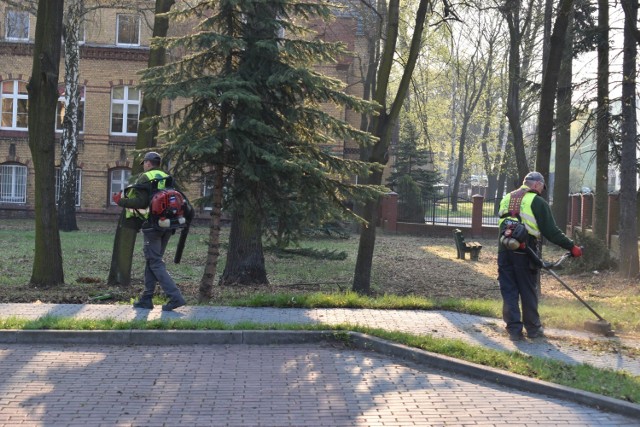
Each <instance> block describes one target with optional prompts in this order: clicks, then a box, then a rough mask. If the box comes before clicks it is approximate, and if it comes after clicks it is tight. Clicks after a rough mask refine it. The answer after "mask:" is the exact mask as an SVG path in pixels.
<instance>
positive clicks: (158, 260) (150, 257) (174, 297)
mask: <svg viewBox="0 0 640 427" xmlns="http://www.w3.org/2000/svg"><path fill="white" fill-rule="evenodd" d="M172 234H173V232H172V231H157V230H153V229H149V230H142V235H143V236H144V258H145V260H146V262H145V267H144V291H143V292H142V296H141V298H140V299H151V298H153V293H154V291H155V289H156V284H159V285H160V287H161V288H162V290H163V291H164V293H165V294H166V295H167V296H168V297H169V299H170V300H171V301H184V298H183V297H182V294H181V293H180V289H178V287H177V286H176V282H174V280H173V279H172V278H171V276H170V275H169V273H168V272H167V267H166V266H165V264H164V261H163V260H162V257H163V256H164V251H165V249H166V248H167V243H169V239H170V238H171V235H172Z"/></svg>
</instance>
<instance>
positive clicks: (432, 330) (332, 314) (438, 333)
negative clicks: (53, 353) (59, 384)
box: [0, 304, 640, 375]
mask: <svg viewBox="0 0 640 427" xmlns="http://www.w3.org/2000/svg"><path fill="white" fill-rule="evenodd" d="M46 315H49V316H59V317H76V318H84V319H107V318H111V319H115V320H121V321H130V320H157V319H185V320H204V319H215V320H219V321H221V322H224V323H226V324H229V325H235V324H237V323H241V322H255V323H261V324H320V323H322V324H327V325H337V324H347V325H361V326H368V327H372V328H382V329H386V330H390V331H401V332H410V333H415V334H421V335H432V336H434V337H438V338H454V339H460V340H463V341H465V342H467V343H469V344H475V345H481V346H485V347H489V348H493V349H497V350H507V351H515V350H518V351H521V352H523V353H526V354H529V355H532V356H540V357H548V358H553V359H556V360H560V361H563V362H566V363H573V364H580V363H588V364H590V365H593V366H597V367H600V368H608V369H614V370H623V371H627V372H629V373H631V374H633V375H640V357H638V356H634V353H635V354H637V350H640V342H639V341H637V340H631V339H624V338H620V337H611V338H608V337H603V336H599V335H596V334H593V333H588V332H581V331H563V330H557V329H549V328H547V329H545V333H546V337H545V338H539V339H535V340H525V341H520V342H516V343H513V342H511V341H509V339H508V337H507V335H506V333H505V332H504V329H503V326H502V321H501V320H499V319H495V318H489V317H481V316H473V315H468V314H463V313H456V312H450V311H425V310H370V309H341V308H330V309H323V308H319V309H296V308H284V309H280V308H251V307H203V306H186V307H181V308H179V309H178V310H176V311H173V312H163V311H162V310H161V309H160V307H156V308H154V309H153V310H141V309H133V308H131V306H129V305H108V304H0V317H5V318H6V317H12V316H15V317H21V318H28V319H37V318H39V317H42V316H46ZM588 341H591V342H597V343H599V344H600V345H598V346H597V350H593V346H585V345H584V344H585V342H588ZM625 348H627V349H629V348H630V349H635V350H636V351H635V352H628V351H625Z"/></svg>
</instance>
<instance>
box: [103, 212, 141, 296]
mask: <svg viewBox="0 0 640 427" xmlns="http://www.w3.org/2000/svg"><path fill="white" fill-rule="evenodd" d="M127 222H128V221H127V220H126V219H125V210H124V209H122V212H121V213H120V218H119V220H118V226H117V227H116V235H115V237H114V239H113V252H112V254H111V267H110V269H109V276H108V278H107V283H108V284H109V285H112V286H113V285H117V286H129V285H130V284H131V265H132V263H133V250H134V248H135V246H136V235H137V234H138V231H137V230H136V229H135V228H132V226H127V225H128V224H127ZM129 222H130V220H129Z"/></svg>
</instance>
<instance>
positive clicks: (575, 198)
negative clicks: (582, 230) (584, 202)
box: [571, 194, 582, 234]
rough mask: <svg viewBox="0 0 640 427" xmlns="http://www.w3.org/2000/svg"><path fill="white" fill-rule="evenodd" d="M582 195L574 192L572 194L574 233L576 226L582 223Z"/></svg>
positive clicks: (572, 227) (572, 226)
mask: <svg viewBox="0 0 640 427" xmlns="http://www.w3.org/2000/svg"><path fill="white" fill-rule="evenodd" d="M581 207H582V206H581V204H580V195H579V194H572V195H571V232H572V234H573V229H574V228H575V227H580V226H581V225H582V224H581V223H580V216H581V214H580V208H581Z"/></svg>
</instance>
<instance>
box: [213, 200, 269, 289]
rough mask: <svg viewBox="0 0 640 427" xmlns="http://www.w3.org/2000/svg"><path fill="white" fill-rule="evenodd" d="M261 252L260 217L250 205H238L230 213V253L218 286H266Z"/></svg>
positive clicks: (265, 274) (266, 280)
mask: <svg viewBox="0 0 640 427" xmlns="http://www.w3.org/2000/svg"><path fill="white" fill-rule="evenodd" d="M267 284H269V280H268V279H267V271H266V269H265V265H264V252H263V249H262V225H261V223H260V215H258V214H257V211H256V210H255V209H253V208H252V207H251V206H250V204H248V203H247V204H240V203H239V204H237V205H236V206H235V208H234V210H233V219H232V223H231V232H230V234H229V251H228V252H227V263H226V265H225V268H224V271H223V273H222V277H221V278H220V285H222V286H238V285H239V286H242V285H245V286H251V285H267Z"/></svg>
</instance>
